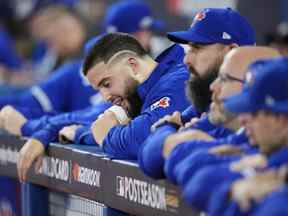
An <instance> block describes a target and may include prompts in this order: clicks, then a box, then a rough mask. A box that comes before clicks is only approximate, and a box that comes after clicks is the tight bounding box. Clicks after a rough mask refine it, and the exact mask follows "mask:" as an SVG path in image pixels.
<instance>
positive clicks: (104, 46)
mask: <svg viewBox="0 0 288 216" xmlns="http://www.w3.org/2000/svg"><path fill="white" fill-rule="evenodd" d="M124 50H127V51H130V52H132V53H135V54H136V55H137V56H139V57H143V56H144V55H147V51H146V50H145V49H144V48H143V47H142V46H141V44H140V43H139V42H138V41H137V40H136V39H135V38H134V37H133V36H131V35H129V34H125V33H110V34H106V35H104V36H103V37H102V38H101V39H99V40H98V41H97V42H96V43H95V44H94V46H93V47H92V48H91V50H90V52H89V53H88V54H87V55H86V57H85V59H84V63H83V66H82V73H83V74H84V75H85V76H86V75H87V73H88V71H89V69H91V67H93V66H94V65H96V64H98V63H100V62H104V63H107V62H108V61H109V60H110V58H111V57H112V56H114V55H115V54H116V53H118V52H120V51H124Z"/></svg>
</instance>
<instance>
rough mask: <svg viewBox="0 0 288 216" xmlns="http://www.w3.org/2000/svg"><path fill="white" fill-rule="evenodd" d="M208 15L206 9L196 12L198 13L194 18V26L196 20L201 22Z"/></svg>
mask: <svg viewBox="0 0 288 216" xmlns="http://www.w3.org/2000/svg"><path fill="white" fill-rule="evenodd" d="M205 17H206V11H200V12H198V13H196V15H195V16H194V18H193V22H192V24H191V26H193V25H194V24H195V23H196V22H199V21H201V20H203V19H205Z"/></svg>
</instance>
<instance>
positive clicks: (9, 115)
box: [0, 105, 27, 136]
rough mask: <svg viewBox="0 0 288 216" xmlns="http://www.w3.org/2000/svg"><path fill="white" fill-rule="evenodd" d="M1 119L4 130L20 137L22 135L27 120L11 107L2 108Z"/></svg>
mask: <svg viewBox="0 0 288 216" xmlns="http://www.w3.org/2000/svg"><path fill="white" fill-rule="evenodd" d="M0 119H1V120H0V122H1V124H2V128H3V129H5V130H7V131H8V132H9V133H11V134H13V135H18V136H20V135H21V128H22V126H23V125H24V124H25V123H26V122H27V119H26V118H25V117H24V116H23V115H22V114H21V113H20V112H18V111H17V110H16V109H15V108H13V107H12V106H10V105H7V106H5V107H3V108H2V110H1V112H0Z"/></svg>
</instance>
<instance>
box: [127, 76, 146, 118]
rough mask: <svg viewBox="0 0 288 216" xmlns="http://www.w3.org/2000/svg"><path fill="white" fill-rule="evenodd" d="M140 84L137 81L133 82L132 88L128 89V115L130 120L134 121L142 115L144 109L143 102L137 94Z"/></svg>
mask: <svg viewBox="0 0 288 216" xmlns="http://www.w3.org/2000/svg"><path fill="white" fill-rule="evenodd" d="M138 85H139V84H138V82H137V81H134V80H133V81H131V85H130V88H129V89H128V88H127V91H126V94H125V95H126V97H125V98H126V100H127V101H128V106H129V107H128V110H127V112H128V113H127V114H128V116H129V118H131V119H134V118H135V117H137V116H139V115H140V113H141V109H142V105H143V103H142V100H141V98H140V96H139V94H138V92H137V87H138Z"/></svg>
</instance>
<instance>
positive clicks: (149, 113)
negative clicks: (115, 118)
mask: <svg viewBox="0 0 288 216" xmlns="http://www.w3.org/2000/svg"><path fill="white" fill-rule="evenodd" d="M168 97H169V99H170V103H169V106H167V107H160V106H155V104H156V103H158V102H159V101H161V99H160V100H159V99H158V101H157V100H156V103H155V102H154V103H152V104H151V106H149V107H148V108H146V109H145V111H144V112H142V113H141V115H140V116H138V117H136V118H135V119H133V120H132V121H131V122H130V123H129V124H128V125H127V126H123V125H119V126H115V127H113V128H112V129H111V130H110V131H109V133H108V135H107V136H106V138H105V139H104V142H103V148H104V151H105V152H106V153H108V154H110V155H113V156H114V157H117V158H118V157H119V158H127V159H137V155H138V150H139V147H140V146H141V144H142V143H143V142H144V141H145V139H146V138H147V137H148V135H149V134H150V128H151V126H152V125H153V123H155V122H156V121H157V120H159V119H160V118H161V117H163V116H165V115H167V114H171V113H173V112H174V111H175V110H179V108H180V106H179V104H180V101H177V99H175V98H173V97H172V96H167V98H168ZM160 98H161V97H160ZM183 103H185V102H184V101H183V100H182V103H181V106H182V105H183ZM187 106H188V104H187V105H186V107H187ZM186 107H184V109H185V108H186ZM182 109H183V108H182ZM180 111H181V110H180Z"/></svg>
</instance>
